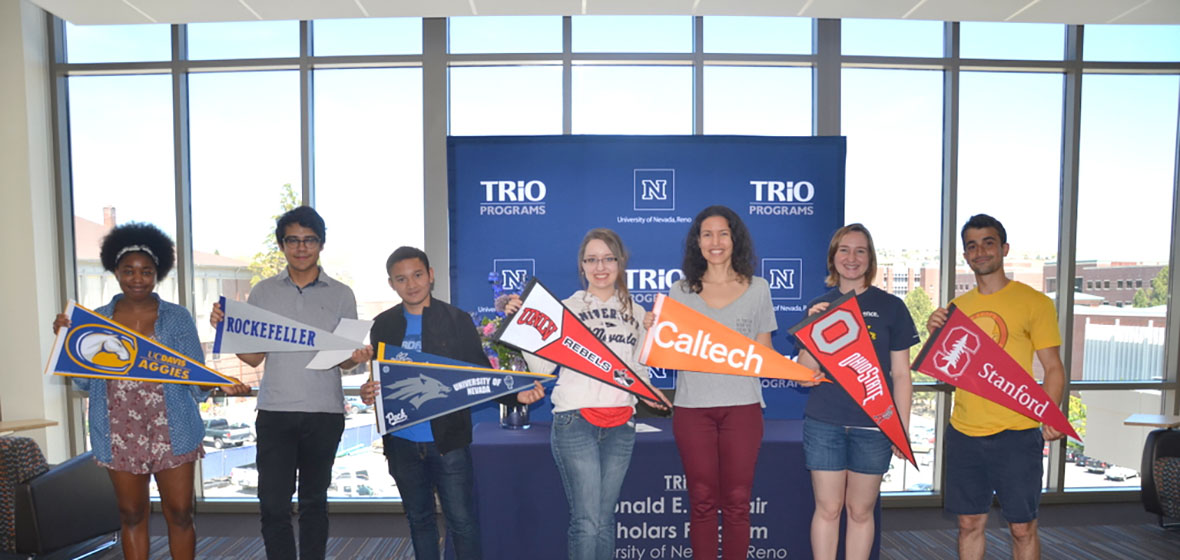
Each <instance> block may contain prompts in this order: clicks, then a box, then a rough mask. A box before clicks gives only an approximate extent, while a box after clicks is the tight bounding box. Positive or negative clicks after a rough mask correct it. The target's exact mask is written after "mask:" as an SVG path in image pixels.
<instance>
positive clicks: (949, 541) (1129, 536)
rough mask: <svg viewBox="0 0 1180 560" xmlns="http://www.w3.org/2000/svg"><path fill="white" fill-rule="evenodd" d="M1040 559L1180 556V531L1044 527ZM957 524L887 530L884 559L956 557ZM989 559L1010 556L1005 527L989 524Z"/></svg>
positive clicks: (1117, 559) (1145, 527) (1141, 527)
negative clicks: (945, 526) (905, 529)
mask: <svg viewBox="0 0 1180 560" xmlns="http://www.w3.org/2000/svg"><path fill="white" fill-rule="evenodd" d="M1040 533H1041V558H1042V560H1176V559H1177V558H1180V531H1175V530H1172V531H1167V530H1164V529H1161V528H1159V527H1157V526H1155V525H1092V526H1086V527H1042V528H1041V530H1040ZM957 546H958V532H957V531H956V530H954V529H935V530H926V531H885V532H884V533H883V534H882V542H881V560H925V559H939V560H940V559H944V558H945V559H953V558H956V557H957V556H958V553H957ZM985 558H987V559H988V560H993V559H995V560H1000V559H1004V560H1007V559H1008V558H1012V548H1011V545H1010V541H1009V536H1008V530H1007V529H995V528H988V530H987V555H986V556H985Z"/></svg>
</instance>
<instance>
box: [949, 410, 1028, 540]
mask: <svg viewBox="0 0 1180 560" xmlns="http://www.w3.org/2000/svg"><path fill="white" fill-rule="evenodd" d="M1044 446H1045V440H1044V436H1042V435H1041V429H1040V428H1031V429H1028V430H1004V431H1002V432H999V433H996V434H992V435H990V436H980V437H971V436H968V435H965V434H963V433H962V432H960V431H958V430H956V429H955V428H954V427H953V426H948V427H947V430H946V502H945V507H946V510H947V511H948V512H950V513H953V514H957V515H978V514H981V513H987V512H988V510H989V509H991V505H992V495H993V494H994V495H995V496H996V498H997V499H999V501H1000V513H1001V514H1002V515H1003V516H1004V519H1005V520H1006V521H1008V522H1009V523H1028V522H1030V521H1032V520H1034V519H1036V518H1037V508H1038V507H1039V506H1040V504H1041V476H1042V475H1043V474H1044V465H1043V463H1042V455H1041V450H1042V449H1043V448H1044Z"/></svg>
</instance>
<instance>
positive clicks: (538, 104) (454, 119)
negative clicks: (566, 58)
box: [449, 66, 561, 136]
mask: <svg viewBox="0 0 1180 560" xmlns="http://www.w3.org/2000/svg"><path fill="white" fill-rule="evenodd" d="M449 72H450V78H451V81H450V86H451V87H450V90H451V95H450V102H451V104H450V107H451V112H450V117H451V118H450V124H451V134H452V135H455V136H479V135H511V134H561V67H560V66H492V67H452V68H451V69H450V70H449Z"/></svg>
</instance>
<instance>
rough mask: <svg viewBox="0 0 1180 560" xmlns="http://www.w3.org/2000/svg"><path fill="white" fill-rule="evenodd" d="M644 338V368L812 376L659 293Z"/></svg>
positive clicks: (798, 377)
mask: <svg viewBox="0 0 1180 560" xmlns="http://www.w3.org/2000/svg"><path fill="white" fill-rule="evenodd" d="M652 313H653V314H654V315H655V322H654V323H653V324H652V327H651V328H650V329H648V331H647V337H646V338H644V339H643V352H642V353H641V354H640V355H639V361H640V362H642V363H643V365H646V366H651V367H660V368H670V369H677V370H688V371H703V372H707V373H723V374H727V375H745V376H748V377H770V378H774V379H790V380H794V381H811V380H813V379H814V378H815V372H813V371H811V370H810V369H807V368H806V367H804V366H801V365H799V364H797V363H795V362H794V361H792V360H790V359H789V358H787V357H785V356H783V355H782V354H779V353H778V352H777V351H775V350H774V349H773V348H767V347H766V346H763V345H761V344H759V343H757V342H754V341H753V340H751V339H750V338H748V337H746V336H743V335H742V334H741V333H739V332H737V331H735V330H733V329H731V328H729V327H727V326H725V325H722V324H721V323H718V322H717V321H714V320H713V319H710V318H708V317H706V316H704V315H702V314H700V313H698V312H697V311H694V310H693V309H692V308H691V307H689V306H687V305H684V304H683V303H680V302H678V301H676V300H674V299H672V298H670V297H668V296H666V295H663V294H660V295H659V296H658V297H657V298H656V304H655V307H653V308H652Z"/></svg>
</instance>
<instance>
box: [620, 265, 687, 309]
mask: <svg viewBox="0 0 1180 560" xmlns="http://www.w3.org/2000/svg"><path fill="white" fill-rule="evenodd" d="M681 278H684V271H683V270H680V269H679V268H628V269H627V291H628V292H629V293H630V294H631V300H632V301H634V302H635V303H639V304H647V305H651V304H652V303H655V301H656V296H657V295H660V294H666V293H668V290H670V289H671V288H672V286H675V285H676V283H677V282H679V281H680V279H681Z"/></svg>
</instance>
